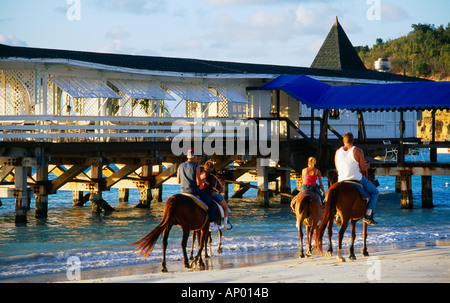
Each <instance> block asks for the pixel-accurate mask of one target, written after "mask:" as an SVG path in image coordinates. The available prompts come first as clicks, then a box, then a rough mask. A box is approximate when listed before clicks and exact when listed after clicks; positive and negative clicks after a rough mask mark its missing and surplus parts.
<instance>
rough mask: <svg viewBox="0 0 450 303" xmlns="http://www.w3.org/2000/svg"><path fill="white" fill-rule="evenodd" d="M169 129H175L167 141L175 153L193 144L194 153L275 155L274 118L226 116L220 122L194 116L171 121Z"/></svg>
mask: <svg viewBox="0 0 450 303" xmlns="http://www.w3.org/2000/svg"><path fill="white" fill-rule="evenodd" d="M171 131H172V132H173V133H178V135H176V136H175V137H174V138H173V140H172V144H171V150H172V153H173V154H174V155H176V156H180V155H183V154H186V152H187V150H188V149H190V148H192V147H193V148H194V150H195V154H196V155H202V154H205V155H208V156H212V155H214V154H215V155H229V156H232V155H252V156H256V155H259V156H261V157H265V158H270V159H272V160H274V161H278V159H279V154H280V151H279V141H280V129H279V123H278V121H268V120H259V121H255V120H226V122H225V124H223V123H222V122H220V121H218V120H215V119H208V120H206V121H203V120H202V119H194V122H193V123H192V122H189V121H187V120H184V119H180V120H177V121H175V122H174V123H173V124H172V127H171ZM192 145H193V146H192ZM268 162H269V160H268V161H265V162H264V163H267V164H266V165H268Z"/></svg>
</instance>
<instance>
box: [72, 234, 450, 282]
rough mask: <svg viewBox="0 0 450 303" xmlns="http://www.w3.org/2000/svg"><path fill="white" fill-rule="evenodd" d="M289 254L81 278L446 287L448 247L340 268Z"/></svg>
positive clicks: (420, 246) (402, 251) (375, 254)
mask: <svg viewBox="0 0 450 303" xmlns="http://www.w3.org/2000/svg"><path fill="white" fill-rule="evenodd" d="M297 256H298V254H297V253H295V252H291V253H289V254H283V255H279V254H278V255H272V256H268V255H253V256H248V255H247V256H246V257H245V256H244V257H240V258H237V259H230V258H229V257H228V258H222V257H220V256H216V257H214V258H212V259H211V260H210V261H208V267H209V269H208V270H206V271H198V270H195V269H193V270H188V269H184V268H183V267H182V264H181V263H182V262H171V263H168V269H169V272H168V273H160V272H157V270H159V266H158V268H156V267H153V268H152V269H151V272H150V273H142V271H141V272H140V273H135V272H133V271H132V270H128V271H127V272H124V273H122V274H119V273H116V274H119V275H117V276H112V277H101V276H100V277H97V278H92V279H84V278H83V277H82V278H81V280H80V281H71V282H82V283H302V282H307V283H309V282H311V283H322V282H330V283H367V282H378V283H445V282H447V283H448V282H450V242H448V241H439V242H438V243H434V244H433V245H429V244H425V243H416V244H415V246H414V247H404V248H397V247H395V248H394V247H376V248H372V251H371V256H370V257H369V258H365V257H363V256H362V255H361V253H360V252H359V250H358V253H357V255H356V256H357V258H358V259H357V260H355V261H351V260H349V259H348V258H347V256H348V250H344V256H345V257H346V262H344V263H338V262H337V261H336V254H334V256H333V257H332V258H330V259H327V258H326V257H321V256H318V255H313V257H311V258H305V259H299V258H298V257H297Z"/></svg>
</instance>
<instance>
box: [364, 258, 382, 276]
mask: <svg viewBox="0 0 450 303" xmlns="http://www.w3.org/2000/svg"><path fill="white" fill-rule="evenodd" d="M367 265H370V267H369V269H367V274H366V276H367V280H369V281H380V280H381V261H380V259H379V258H378V257H369V258H368V259H367Z"/></svg>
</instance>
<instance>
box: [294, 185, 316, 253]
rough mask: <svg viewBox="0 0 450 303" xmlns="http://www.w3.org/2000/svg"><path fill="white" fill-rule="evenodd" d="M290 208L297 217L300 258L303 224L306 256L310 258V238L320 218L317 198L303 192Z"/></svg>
mask: <svg viewBox="0 0 450 303" xmlns="http://www.w3.org/2000/svg"><path fill="white" fill-rule="evenodd" d="M291 208H292V210H293V211H294V213H295V216H296V217H297V229H298V236H299V238H300V258H304V257H305V254H304V253H303V224H305V226H306V235H307V245H308V250H307V251H306V256H307V257H310V256H311V249H312V245H311V243H312V238H313V235H314V230H315V229H316V227H317V224H318V223H319V220H320V217H321V216H322V209H321V207H320V198H319V196H318V195H317V194H316V193H314V192H312V191H310V190H304V191H302V192H300V193H299V194H298V195H297V196H295V197H294V198H293V199H292V202H291Z"/></svg>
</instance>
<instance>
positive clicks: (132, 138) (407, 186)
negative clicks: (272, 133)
mask: <svg viewBox="0 0 450 303" xmlns="http://www.w3.org/2000/svg"><path fill="white" fill-rule="evenodd" d="M18 118H19V117H10V116H3V117H0V122H2V126H1V128H2V129H1V130H0V131H1V132H2V134H1V136H2V139H3V140H2V141H0V166H1V168H0V179H1V181H2V182H1V184H0V195H1V197H3V198H5V197H8V198H14V201H15V205H16V215H15V220H16V222H18V223H20V222H26V221H27V210H28V208H29V203H30V199H31V197H32V195H34V196H35V201H36V207H35V215H36V217H37V218H43V217H46V216H47V210H48V196H49V195H52V194H56V193H57V192H58V191H60V190H66V191H71V192H72V193H73V203H74V205H84V204H85V203H86V202H87V201H91V202H92V210H93V212H100V211H102V210H105V211H111V210H113V209H112V208H111V207H110V206H109V205H108V203H107V201H104V200H103V199H102V193H103V192H104V191H108V190H110V189H111V188H112V187H116V188H119V189H120V190H119V193H120V197H119V199H121V200H126V199H127V198H126V196H127V191H128V190H129V189H138V190H139V191H140V201H139V203H138V205H136V207H150V205H151V202H152V200H156V201H161V195H162V185H163V184H164V182H166V181H167V180H169V179H170V178H172V177H173V176H175V174H176V170H177V167H178V165H179V164H180V163H181V162H183V161H185V156H184V155H178V156H175V155H174V153H173V150H172V146H171V144H172V142H173V139H174V138H175V137H177V136H180V135H183V134H184V135H186V134H185V133H183V131H179V132H173V129H172V128H171V127H170V125H171V124H173V123H175V122H177V120H179V119H175V118H142V117H140V118H111V117H59V116H44V117H42V116H39V117H38V116H28V117H26V119H27V120H17V119H18ZM8 121H15V122H14V123H15V125H13V124H12V123H11V124H7V122H8ZM81 121H90V123H89V124H87V123H81ZM107 121H108V122H110V123H109V125H106V123H105V122H107ZM229 121H230V120H227V119H213V120H212V123H216V124H217V123H223V125H224V129H225V130H227V128H226V125H225V124H226V123H227V122H229ZM60 122H65V124H63V123H60ZM113 122H114V123H113ZM183 122H184V123H187V124H189V125H190V126H192V127H193V125H195V123H196V121H195V119H184V120H183ZM267 122H271V123H274V122H275V124H278V127H277V129H281V128H282V127H281V126H282V125H284V126H285V127H287V128H288V129H289V131H288V132H291V131H292V132H298V131H299V130H298V129H297V130H296V129H295V125H292V124H291V123H289V121H287V120H286V119H284V118H280V119H273V118H272V119H268V120H267ZM240 123H244V121H243V120H240ZM208 124H209V120H204V121H202V125H201V128H200V129H201V132H200V134H201V135H200V136H199V138H197V140H200V142H201V144H204V143H205V141H206V140H207V139H208V138H209V139H211V138H210V136H213V135H216V137H217V138H219V139H220V140H223V142H233V154H229V155H227V148H228V149H229V146H226V145H223V146H222V147H221V148H222V149H221V150H220V151H219V150H216V152H217V154H215V155H213V156H210V157H208V156H204V157H201V160H202V161H205V160H206V159H212V160H213V161H214V162H215V165H216V169H217V170H219V171H221V172H222V176H223V178H224V182H225V183H226V184H230V183H232V184H234V189H235V191H234V193H233V194H230V193H228V192H227V191H226V192H225V193H224V194H225V196H226V197H227V198H228V197H236V198H238V197H242V194H243V193H245V191H247V190H248V189H249V188H257V189H258V199H259V200H260V202H261V203H260V204H261V205H265V206H267V205H268V204H269V197H270V196H272V195H273V194H276V195H281V203H289V202H290V199H291V192H292V191H293V190H294V189H292V188H290V180H291V177H293V178H296V179H299V178H300V176H299V172H300V170H301V168H302V167H305V166H306V160H307V157H309V156H311V155H315V156H316V157H318V158H320V157H322V158H321V159H322V161H321V162H320V163H321V166H322V167H321V169H322V170H323V171H324V175H325V174H326V172H327V170H330V169H334V164H333V161H332V159H333V155H334V151H335V150H336V149H337V148H339V146H341V142H340V140H336V139H333V140H329V139H326V138H327V135H325V134H322V135H321V138H322V140H325V139H326V142H320V140H319V141H318V140H314V139H312V140H311V139H307V138H301V139H291V137H290V136H284V137H282V138H279V140H278V141H276V144H279V146H278V148H279V150H280V154H279V161H278V162H276V163H269V162H270V158H267V157H264V156H261V154H260V152H259V151H258V152H257V153H256V154H250V145H251V144H252V141H251V138H250V136H249V135H247V136H246V137H245V138H239V140H241V141H243V142H244V146H245V148H244V150H243V152H242V151H240V153H241V154H240V155H238V154H237V153H236V152H237V150H236V149H237V146H238V143H237V140H238V130H237V129H232V130H227V131H225V132H222V133H220V136H219V137H218V136H217V134H215V133H211V132H210V131H209V132H208V131H206V130H207V129H209V128H208ZM25 126H26V127H25ZM192 129H193V128H192ZM323 129H325V130H326V132H327V134H328V131H329V127H328V126H325V125H324V126H323ZM257 130H258V131H257V134H256V137H257V138H260V137H261V136H262V135H261V134H260V133H259V127H258V128H257ZM264 132H266V133H267V130H264ZM330 133H332V132H331V131H330ZM300 137H301V135H300ZM217 138H216V139H217ZM230 138H231V139H232V140H231V141H230V140H229V139H230ZM324 138H325V139H324ZM191 139H192V140H191ZM189 140H191V141H189ZM189 140H188V141H186V142H189V143H190V144H191V146H195V144H198V143H199V142H196V140H195V138H190V139H189ZM227 140H228V141H227ZM272 143H275V141H273V142H270V141H267V142H266V143H265V144H266V146H268V145H270V144H272ZM356 145H358V146H359V147H361V148H363V149H364V150H365V151H366V154H368V155H370V156H373V155H375V154H378V155H382V154H383V153H384V149H385V148H386V145H384V144H382V143H381V142H380V143H378V142H377V141H375V140H372V141H371V142H370V143H368V142H367V141H365V142H364V141H361V142H356ZM389 147H396V148H397V149H399V150H403V152H406V153H407V152H408V150H409V149H417V148H426V149H430V150H434V149H437V148H443V147H445V148H449V147H450V145H449V144H448V143H432V144H426V146H424V144H421V143H418V142H416V144H409V145H408V149H402V148H401V147H400V143H399V142H395V143H393V144H392V146H389ZM321 148H322V149H321ZM323 148H325V149H326V150H323ZM228 152H230V150H228ZM431 153H433V152H431ZM221 154H222V155H221ZM292 156H294V157H295V159H293V157H292ZM205 157H206V158H205ZM397 157H398V159H396V161H382V160H372V161H371V166H372V168H373V169H375V174H376V175H377V176H395V177H396V178H398V181H399V184H400V193H401V207H402V208H412V206H413V201H412V187H411V176H412V175H420V176H422V197H423V199H422V207H432V206H433V205H432V190H431V185H432V184H431V176H434V175H450V163H437V162H425V161H415V162H405V161H404V160H403V161H401V160H400V159H402V157H403V159H404V155H402V154H400V155H398V156H397ZM399 163H402V165H399ZM32 168H34V170H32ZM244 175H247V178H246V179H245V182H244V181H242V178H241V177H242V176H244ZM240 178H241V179H240ZM250 181H256V183H257V185H256V186H255V185H251V184H250ZM271 183H273V184H275V186H273V187H271V186H270V184H271ZM225 188H226V189H227V190H228V187H227V186H226V187H225Z"/></svg>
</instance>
